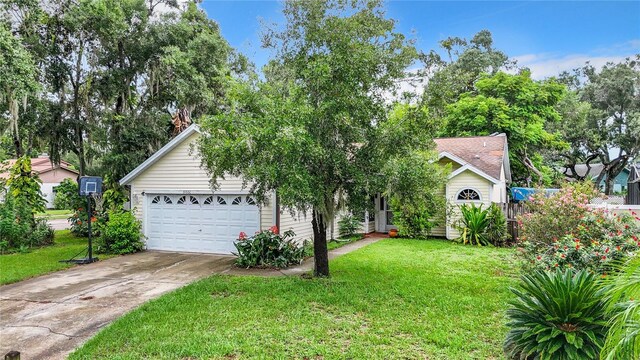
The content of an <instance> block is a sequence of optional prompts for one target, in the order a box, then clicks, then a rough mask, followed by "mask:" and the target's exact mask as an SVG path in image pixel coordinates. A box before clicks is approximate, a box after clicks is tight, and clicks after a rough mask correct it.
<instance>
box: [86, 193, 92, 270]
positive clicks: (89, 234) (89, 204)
mask: <svg viewBox="0 0 640 360" xmlns="http://www.w3.org/2000/svg"><path fill="white" fill-rule="evenodd" d="M87 220H88V222H87V227H88V228H87V230H88V236H89V258H88V260H89V262H90V263H91V262H93V246H92V243H91V193H89V195H87Z"/></svg>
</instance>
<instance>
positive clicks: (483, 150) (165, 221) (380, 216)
mask: <svg viewBox="0 0 640 360" xmlns="http://www.w3.org/2000/svg"><path fill="white" fill-rule="evenodd" d="M199 136H200V129H199V127H198V126H197V125H192V126H190V127H188V128H187V129H186V130H184V131H183V132H182V133H180V134H179V135H178V136H176V137H175V138H174V139H173V140H171V141H170V142H169V143H168V144H167V145H165V146H164V147H162V148H161V149H160V150H159V151H158V152H156V153H155V154H153V155H152V156H151V157H150V158H149V159H147V160H146V161H144V162H143V163H142V164H140V165H139V166H138V167H137V168H135V169H134V170H133V171H132V172H131V173H129V174H127V175H126V176H125V177H124V178H122V179H121V180H120V184H122V185H125V186H127V187H128V188H129V191H130V199H131V207H132V209H133V212H134V214H135V216H136V217H137V218H138V219H139V220H140V221H141V222H142V229H143V233H144V235H145V236H146V238H147V240H146V243H147V248H148V249H156V250H169V251H185V252H210V253H231V252H233V251H235V247H234V245H233V243H234V241H235V240H236V239H237V238H238V234H239V233H240V232H241V231H242V232H245V233H247V234H249V235H251V234H253V233H255V232H256V231H259V230H261V229H268V228H270V227H271V226H273V225H277V226H278V228H279V229H280V231H281V232H284V231H287V230H293V231H294V232H295V233H296V238H297V239H298V240H302V239H310V238H312V236H313V231H312V227H311V216H310V215H309V216H305V215H304V214H297V215H292V214H290V213H289V212H288V211H279V210H278V209H279V206H278V204H277V203H276V196H275V194H272V196H271V198H270V199H269V201H268V203H267V204H264V205H258V203H257V201H256V200H255V199H254V198H253V197H252V196H251V195H250V194H249V191H248V189H246V188H244V187H243V183H242V179H240V178H237V177H232V176H227V177H225V178H224V179H218V183H219V184H220V187H219V188H218V189H216V191H215V192H214V191H212V190H211V187H210V182H209V180H210V178H209V176H208V174H207V172H206V170H204V169H202V168H201V162H200V159H199V158H198V155H197V147H195V146H194V144H195V143H196V140H197V139H198V137H199ZM436 143H437V145H438V151H439V153H440V161H441V162H442V163H451V165H452V170H453V172H452V173H451V174H450V175H449V181H448V183H447V184H446V186H445V187H446V189H445V190H446V196H447V199H450V201H451V202H452V203H454V204H460V203H464V202H477V203H483V204H487V205H488V204H490V203H491V202H506V201H507V194H506V185H507V184H508V183H509V182H510V178H511V175H510V172H509V160H508V156H506V154H508V149H507V139H506V137H505V136H503V135H502V136H484V137H474V138H459V139H438V140H436ZM373 201H375V206H376V207H375V208H376V212H375V213H374V214H365V216H364V220H363V228H364V230H365V232H373V231H388V230H389V229H390V228H392V227H393V217H392V214H391V212H390V211H389V209H388V206H387V204H386V201H385V199H384V198H383V197H376V198H375V199H374V200H373ZM336 220H337V219H336ZM327 232H328V236H329V237H331V235H332V234H334V233H337V221H334V222H333V223H332V224H330V226H329V229H328V230H327ZM434 235H440V236H447V237H448V238H453V237H456V236H457V233H456V232H455V230H453V228H452V227H451V226H447V227H445V226H442V227H441V228H438V229H436V231H435V233H434Z"/></svg>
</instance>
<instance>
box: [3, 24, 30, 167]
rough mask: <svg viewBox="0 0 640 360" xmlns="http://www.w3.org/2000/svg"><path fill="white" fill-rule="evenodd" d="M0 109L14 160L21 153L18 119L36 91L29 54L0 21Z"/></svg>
mask: <svg viewBox="0 0 640 360" xmlns="http://www.w3.org/2000/svg"><path fill="white" fill-rule="evenodd" d="M0 74H2V76H0V104H2V105H1V106H0V110H3V111H2V112H4V110H7V111H8V113H9V121H8V125H9V129H10V132H11V134H12V137H13V145H14V147H15V152H16V156H17V157H21V156H22V155H23V153H24V151H23V148H22V142H21V140H20V125H19V117H20V111H21V108H22V109H24V110H26V106H27V99H28V98H29V96H30V95H32V94H33V93H35V92H36V91H37V90H38V87H39V86H38V83H37V81H36V67H35V64H34V63H33V59H32V58H31V56H30V54H29V52H28V51H27V50H26V49H25V48H24V46H23V45H22V43H20V40H19V39H18V38H16V37H15V36H14V35H13V34H12V33H11V31H10V29H9V26H8V25H7V24H5V23H4V22H1V21H0Z"/></svg>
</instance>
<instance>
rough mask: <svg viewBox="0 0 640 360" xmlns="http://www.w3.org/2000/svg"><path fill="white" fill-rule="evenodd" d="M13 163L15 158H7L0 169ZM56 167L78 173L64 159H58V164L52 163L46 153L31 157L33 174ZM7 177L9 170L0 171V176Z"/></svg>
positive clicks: (39, 173)
mask: <svg viewBox="0 0 640 360" xmlns="http://www.w3.org/2000/svg"><path fill="white" fill-rule="evenodd" d="M15 163H16V159H9V160H7V161H6V162H5V163H4V164H2V166H0V169H2V170H6V169H8V168H11V167H12V166H13V165H14V164H15ZM56 169H65V170H67V171H70V172H72V173H75V174H78V171H76V170H75V169H74V168H73V165H71V164H70V163H68V162H66V161H64V160H60V165H53V164H52V163H51V159H50V158H49V156H46V155H43V156H38V157H37V158H31V171H33V172H34V173H35V174H38V175H41V174H44V173H46V172H49V171H53V170H56ZM7 177H9V171H3V172H0V178H2V179H6V178H7Z"/></svg>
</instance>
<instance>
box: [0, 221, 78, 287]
mask: <svg viewBox="0 0 640 360" xmlns="http://www.w3.org/2000/svg"><path fill="white" fill-rule="evenodd" d="M86 247H87V239H86V238H78V237H75V236H73V235H72V234H71V232H69V230H59V231H56V232H55V237H54V244H53V245H51V246H45V247H41V248H35V249H32V250H30V251H29V252H28V253H24V254H22V253H14V254H6V255H0V285H4V284H10V283H14V282H17V281H20V280H24V279H28V278H31V277H34V276H39V275H43V274H46V273H50V272H53V271H57V270H62V269H66V268H68V267H71V266H73V264H68V263H61V262H59V260H66V259H69V258H71V257H72V256H74V255H76V254H78V253H79V252H80V251H82V249H84V248H86Z"/></svg>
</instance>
